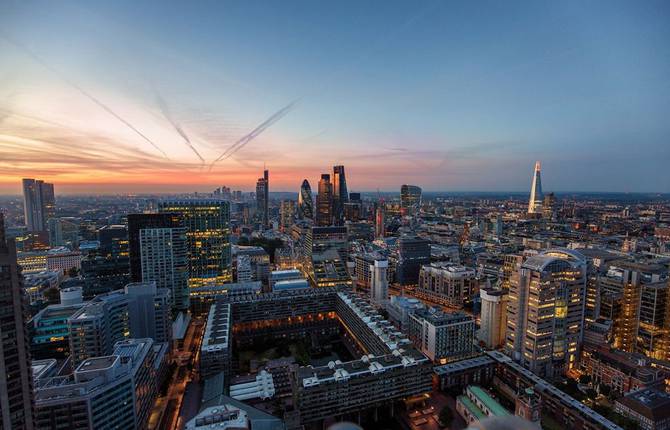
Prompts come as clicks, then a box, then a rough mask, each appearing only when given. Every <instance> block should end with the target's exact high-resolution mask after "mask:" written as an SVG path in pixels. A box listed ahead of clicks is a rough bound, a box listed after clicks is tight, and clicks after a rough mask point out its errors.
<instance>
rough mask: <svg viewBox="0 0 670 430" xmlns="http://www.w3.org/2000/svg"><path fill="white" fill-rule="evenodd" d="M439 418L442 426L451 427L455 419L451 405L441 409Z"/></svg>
mask: <svg viewBox="0 0 670 430" xmlns="http://www.w3.org/2000/svg"><path fill="white" fill-rule="evenodd" d="M439 420H440V425H442V427H449V426H450V425H451V423H452V422H453V421H454V413H453V412H452V410H451V408H450V407H449V406H445V407H443V408H442V410H441V411H440V415H439Z"/></svg>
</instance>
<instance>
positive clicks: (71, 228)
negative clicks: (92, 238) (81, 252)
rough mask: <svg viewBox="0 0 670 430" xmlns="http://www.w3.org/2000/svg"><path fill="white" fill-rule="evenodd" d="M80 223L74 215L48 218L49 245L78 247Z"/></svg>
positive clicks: (53, 246)
mask: <svg viewBox="0 0 670 430" xmlns="http://www.w3.org/2000/svg"><path fill="white" fill-rule="evenodd" d="M80 223H81V220H80V219H78V218H74V217H61V218H50V219H48V220H47V229H48V231H49V245H50V246H51V247H52V248H55V247H58V246H67V247H68V248H70V249H77V248H78V247H79V224H80Z"/></svg>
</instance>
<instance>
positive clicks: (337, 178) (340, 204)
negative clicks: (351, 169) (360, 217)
mask: <svg viewBox="0 0 670 430" xmlns="http://www.w3.org/2000/svg"><path fill="white" fill-rule="evenodd" d="M348 201H349V191H347V179H346V177H345V175H344V166H334V167H333V223H334V224H335V225H342V224H343V223H344V205H345V204H346V203H347V202H348Z"/></svg>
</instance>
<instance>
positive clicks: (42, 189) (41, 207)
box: [23, 179, 56, 231]
mask: <svg viewBox="0 0 670 430" xmlns="http://www.w3.org/2000/svg"><path fill="white" fill-rule="evenodd" d="M23 212H24V215H25V222H26V227H27V228H28V231H46V230H47V221H48V220H49V218H53V217H54V216H55V215H56V201H55V196H54V186H53V184H49V183H46V182H44V181H40V180H35V179H23Z"/></svg>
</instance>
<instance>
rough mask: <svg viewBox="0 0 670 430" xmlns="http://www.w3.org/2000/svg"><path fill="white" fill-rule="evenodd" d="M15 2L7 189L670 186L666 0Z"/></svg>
mask: <svg viewBox="0 0 670 430" xmlns="http://www.w3.org/2000/svg"><path fill="white" fill-rule="evenodd" d="M31 6H32V7H31ZM6 11H7V13H3V16H2V17H0V26H1V28H2V29H3V30H2V32H0V53H1V54H2V55H0V83H1V85H0V194H18V193H19V192H20V180H21V178H25V177H40V178H43V179H44V180H45V181H48V182H51V183H55V184H56V186H57V189H58V192H59V193H63V194H70V193H80V194H92V193H111V194H116V193H120V192H135V193H149V192H161V193H169V192H190V191H208V190H209V189H211V188H212V187H213V186H220V185H221V184H225V185H227V186H230V187H234V188H237V189H243V190H247V191H250V190H252V188H253V186H254V182H255V179H256V178H257V177H258V172H260V171H262V168H263V165H264V164H267V166H268V168H269V169H270V170H271V171H272V177H273V181H272V188H273V190H271V191H280V190H281V191H295V192H297V191H298V190H299V187H300V183H301V182H302V180H303V179H304V178H307V179H308V180H309V181H310V183H311V184H313V185H314V184H316V183H317V182H318V178H319V175H320V173H322V172H323V171H324V169H326V168H329V167H330V166H334V165H340V164H341V165H345V166H346V168H347V170H348V176H349V178H350V180H349V184H348V186H349V189H351V190H356V191H366V190H369V191H373V190H375V189H380V190H384V191H389V190H398V189H399V188H400V186H401V185H402V184H404V183H411V184H417V185H419V186H421V187H422V188H423V189H424V190H425V191H428V192H430V191H501V192H502V191H511V192H515V191H526V190H528V188H529V172H532V165H533V163H534V162H535V161H536V160H542V164H543V176H544V178H543V179H544V182H545V188H546V190H547V191H557V192H561V191H587V192H596V191H603V192H608V191H610V192H668V191H670V188H669V187H670V170H668V169H667V167H666V164H667V159H668V158H670V153H668V145H667V142H666V140H667V136H668V135H669V134H670V127H669V126H668V124H667V121H664V112H666V111H667V100H670V86H668V85H667V78H666V76H668V72H670V57H668V55H667V46H666V45H667V44H666V43H665V41H666V40H668V39H669V38H670V28H668V27H669V26H668V25H667V22H668V20H667V17H668V15H669V14H670V6H668V5H667V3H664V2H647V3H645V4H643V5H636V4H632V3H625V2H621V3H619V2H615V3H612V2H607V3H605V2H593V3H589V4H588V5H583V4H579V3H570V2H566V3H561V4H544V5H538V4H533V3H525V2H522V3H517V4H516V5H513V6H505V7H502V6H501V5H496V4H488V5H487V7H478V6H474V5H457V4H448V3H440V2H425V3H422V4H420V5H410V4H404V3H390V4H388V6H387V7H385V8H384V9H383V10H379V8H377V7H375V5H373V4H369V5H363V6H361V5H357V6H356V7H355V8H353V7H352V4H350V3H347V2H342V3H338V4H329V5H314V4H309V3H294V4H292V5H291V6H289V7H286V6H285V5H279V4H275V3H272V2H257V3H253V4H235V3H216V4H207V5H206V4H200V5H190V6H189V7H188V9H184V10H182V9H181V8H180V7H179V6H174V5H173V6H170V7H167V6H165V5H161V6H160V7H159V5H158V3H151V2H147V3H144V4H142V5H133V6H132V7H130V3H123V2H118V3H113V4H103V3H98V2H93V3H87V4H78V3H61V4H58V5H56V4H52V3H48V2H44V3H42V2H36V3H34V4H24V3H18V2H16V3H9V4H8V5H7V8H6ZM147 16H153V17H154V18H155V19H151V20H149V21H148V20H147V19H146V17H147ZM473 29H474V31H472V30H473ZM54 34H58V36H59V37H55V38H54V37H53V35H54ZM314 160H318V164H317V163H315V162H314Z"/></svg>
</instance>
